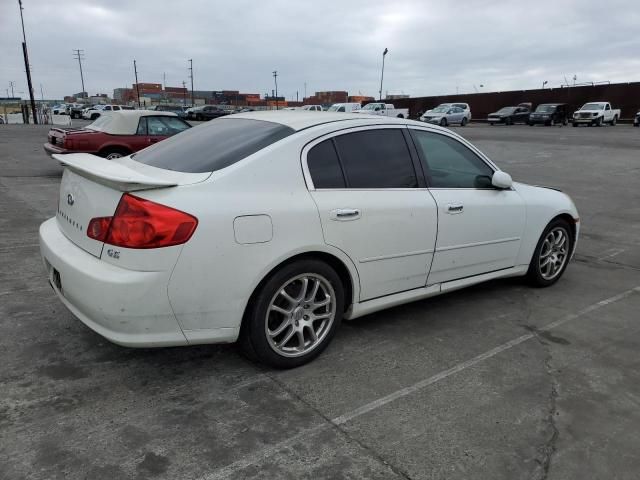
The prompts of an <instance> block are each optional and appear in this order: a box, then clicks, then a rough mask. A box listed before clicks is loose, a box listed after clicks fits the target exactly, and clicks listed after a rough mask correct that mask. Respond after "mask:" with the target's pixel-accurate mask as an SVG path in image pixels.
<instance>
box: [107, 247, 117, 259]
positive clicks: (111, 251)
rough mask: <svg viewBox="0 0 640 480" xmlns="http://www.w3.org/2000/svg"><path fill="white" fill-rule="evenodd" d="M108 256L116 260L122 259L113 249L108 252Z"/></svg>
mask: <svg viewBox="0 0 640 480" xmlns="http://www.w3.org/2000/svg"><path fill="white" fill-rule="evenodd" d="M107 255H109V256H110V257H111V258H115V259H116V260H118V259H119V258H120V252H119V251H118V250H114V249H112V248H110V249H109V250H107Z"/></svg>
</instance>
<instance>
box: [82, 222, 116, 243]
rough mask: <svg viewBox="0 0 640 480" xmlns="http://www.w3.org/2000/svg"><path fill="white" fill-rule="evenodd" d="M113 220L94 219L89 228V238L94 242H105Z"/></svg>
mask: <svg viewBox="0 0 640 480" xmlns="http://www.w3.org/2000/svg"><path fill="white" fill-rule="evenodd" d="M112 218H113V217H98V218H92V219H91V221H90V222H89V226H88V227H87V236H88V237H89V238H93V239H94V240H99V241H101V242H104V241H105V240H106V239H107V233H109V225H111V219H112Z"/></svg>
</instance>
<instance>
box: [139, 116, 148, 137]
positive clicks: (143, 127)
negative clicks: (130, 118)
mask: <svg viewBox="0 0 640 480" xmlns="http://www.w3.org/2000/svg"><path fill="white" fill-rule="evenodd" d="M146 134H147V117H141V118H140V121H139V122H138V130H137V131H136V135H146Z"/></svg>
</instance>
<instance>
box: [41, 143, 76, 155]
mask: <svg viewBox="0 0 640 480" xmlns="http://www.w3.org/2000/svg"><path fill="white" fill-rule="evenodd" d="M43 147H44V151H45V152H47V154H49V155H55V154H65V153H72V152H70V151H69V150H67V149H66V148H60V147H56V146H55V145H51V144H50V143H45V144H44V145H43Z"/></svg>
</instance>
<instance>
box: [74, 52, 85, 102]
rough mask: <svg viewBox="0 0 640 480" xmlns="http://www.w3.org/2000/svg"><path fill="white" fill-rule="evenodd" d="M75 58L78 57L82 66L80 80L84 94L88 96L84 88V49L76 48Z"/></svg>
mask: <svg viewBox="0 0 640 480" xmlns="http://www.w3.org/2000/svg"><path fill="white" fill-rule="evenodd" d="M73 58H76V59H78V65H79V66H80V81H81V82H82V96H83V97H84V98H86V95H85V92H86V90H85V89H84V75H83V74H82V59H83V58H84V50H78V49H75V50H74V51H73Z"/></svg>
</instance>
